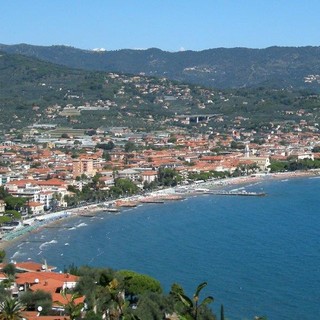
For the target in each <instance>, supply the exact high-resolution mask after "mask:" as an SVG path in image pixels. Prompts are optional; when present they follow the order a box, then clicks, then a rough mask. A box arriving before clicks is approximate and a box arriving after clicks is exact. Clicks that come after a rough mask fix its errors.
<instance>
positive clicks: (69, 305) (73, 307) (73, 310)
mask: <svg viewBox="0 0 320 320" xmlns="http://www.w3.org/2000/svg"><path fill="white" fill-rule="evenodd" d="M61 295H62V296H63V298H64V300H65V301H66V303H64V304H63V303H61V302H57V303H58V304H59V305H61V306H62V307H63V308H64V310H65V311H66V313H67V314H68V315H69V317H70V319H71V320H76V319H78V318H80V316H81V312H82V310H83V308H84V303H83V302H79V303H77V302H76V300H77V299H78V298H80V297H81V295H80V294H78V293H73V294H71V296H70V295H68V294H67V292H66V290H63V291H62V292H61ZM0 320H1V319H0Z"/></svg>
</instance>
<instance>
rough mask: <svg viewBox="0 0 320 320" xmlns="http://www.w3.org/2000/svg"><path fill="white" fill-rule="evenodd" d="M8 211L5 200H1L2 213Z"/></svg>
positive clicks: (0, 212)
mask: <svg viewBox="0 0 320 320" xmlns="http://www.w3.org/2000/svg"><path fill="white" fill-rule="evenodd" d="M5 211H6V203H5V202H4V201H3V200H0V214H3V213H4V212H5Z"/></svg>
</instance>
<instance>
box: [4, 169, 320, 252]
mask: <svg viewBox="0 0 320 320" xmlns="http://www.w3.org/2000/svg"><path fill="white" fill-rule="evenodd" d="M306 177H319V178H320V172H319V171H310V170H309V171H298V172H283V173H282V172H281V173H268V174H263V175H261V174H257V175H252V176H241V177H232V178H225V179H220V180H211V181H203V182H201V183H193V184H190V185H186V186H185V191H184V192H177V191H176V189H178V188H179V186H177V187H175V188H174V187H169V188H166V189H160V190H156V191H152V192H150V193H148V194H146V195H143V196H141V195H133V196H130V197H126V198H121V199H117V200H119V201H124V202H125V201H127V202H138V203H139V204H145V203H148V202H143V199H150V198H153V199H161V196H163V197H168V196H182V197H189V196H194V195H201V194H202V193H201V192H200V193H199V192H196V190H197V188H203V187H205V188H209V187H211V188H213V187H214V189H223V188H228V187H232V186H243V185H248V184H251V183H254V182H261V181H268V180H269V181H273V180H282V179H294V178H306ZM180 187H181V186H180ZM172 200H179V199H178V198H173V199H172ZM165 201H170V198H167V199H165ZM114 203H115V200H112V201H105V202H103V203H100V204H87V205H84V206H82V207H78V208H72V209H68V208H66V209H65V210H62V211H58V212H54V213H48V214H45V215H42V216H37V217H33V218H31V219H26V220H25V221H24V223H30V225H28V226H24V227H21V228H18V229H16V230H14V231H12V232H8V233H6V234H4V236H3V238H5V239H2V240H0V250H5V249H6V248H7V247H9V246H11V245H13V244H14V243H15V242H18V241H19V240H21V239H23V238H24V237H26V236H28V235H29V234H30V233H31V232H37V231H39V230H41V229H43V228H45V227H48V226H52V225H55V224H58V223H59V222H64V221H66V220H68V219H71V218H73V217H79V216H81V215H84V214H95V213H97V212H101V211H103V210H104V208H107V207H108V206H109V207H112V205H113V204H114ZM6 236H7V237H6Z"/></svg>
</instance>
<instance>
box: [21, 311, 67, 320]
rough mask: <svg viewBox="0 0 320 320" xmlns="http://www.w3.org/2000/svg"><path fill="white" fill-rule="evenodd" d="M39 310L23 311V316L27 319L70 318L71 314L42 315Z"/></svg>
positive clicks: (54, 319)
mask: <svg viewBox="0 0 320 320" xmlns="http://www.w3.org/2000/svg"><path fill="white" fill-rule="evenodd" d="M38 314H39V312H38V311H23V312H22V316H23V318H24V319H26V320H69V319H70V317H69V316H41V315H38Z"/></svg>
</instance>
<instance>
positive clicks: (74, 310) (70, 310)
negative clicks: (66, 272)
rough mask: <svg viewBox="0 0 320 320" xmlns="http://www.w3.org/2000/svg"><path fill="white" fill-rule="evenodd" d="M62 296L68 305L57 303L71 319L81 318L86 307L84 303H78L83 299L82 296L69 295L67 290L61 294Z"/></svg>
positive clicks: (77, 294) (76, 294)
mask: <svg viewBox="0 0 320 320" xmlns="http://www.w3.org/2000/svg"><path fill="white" fill-rule="evenodd" d="M61 295H62V297H63V298H64V300H66V303H61V302H57V303H58V304H59V305H61V306H62V307H63V308H64V309H65V311H66V313H67V315H69V317H70V319H71V320H76V319H78V318H80V315H81V312H82V309H83V307H84V303H83V302H77V301H76V300H78V299H79V298H80V297H81V295H80V294H79V293H73V294H71V295H68V294H67V292H66V290H63V291H62V292H61Z"/></svg>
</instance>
